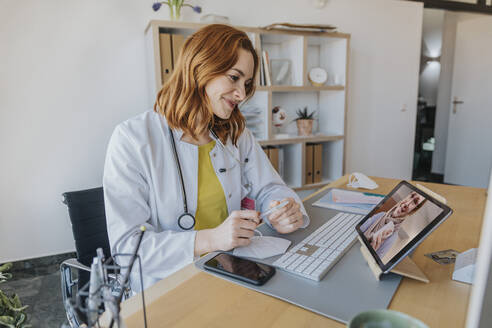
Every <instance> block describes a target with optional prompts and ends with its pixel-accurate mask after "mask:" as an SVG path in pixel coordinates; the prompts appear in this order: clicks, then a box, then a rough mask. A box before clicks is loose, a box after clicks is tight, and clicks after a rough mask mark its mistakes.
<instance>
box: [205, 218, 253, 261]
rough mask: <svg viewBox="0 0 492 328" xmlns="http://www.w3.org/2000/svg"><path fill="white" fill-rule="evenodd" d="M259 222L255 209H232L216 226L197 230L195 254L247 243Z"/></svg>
mask: <svg viewBox="0 0 492 328" xmlns="http://www.w3.org/2000/svg"><path fill="white" fill-rule="evenodd" d="M259 223H260V216H259V214H258V212H256V211H251V210H244V211H233V212H232V213H231V214H230V215H229V216H228V217H227V219H225V220H224V222H222V223H221V224H220V225H219V226H218V227H216V228H214V229H206V230H200V231H198V232H197V234H196V239H195V256H199V255H202V254H204V253H208V252H214V251H219V250H220V251H229V250H231V249H233V248H236V247H240V246H247V245H249V244H250V243H251V241H250V240H249V239H250V238H251V237H253V236H254V230H255V229H256V227H257V226H258V224H259Z"/></svg>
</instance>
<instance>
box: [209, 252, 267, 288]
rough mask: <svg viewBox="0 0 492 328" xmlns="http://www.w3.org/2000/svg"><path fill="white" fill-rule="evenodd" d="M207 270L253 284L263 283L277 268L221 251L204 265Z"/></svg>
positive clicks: (259, 284)
mask: <svg viewBox="0 0 492 328" xmlns="http://www.w3.org/2000/svg"><path fill="white" fill-rule="evenodd" d="M203 267H204V268H205V269H206V270H210V271H213V272H217V273H220V274H224V275H226V276H229V277H232V278H235V279H238V280H241V281H244V282H247V283H250V284H253V285H257V286H261V285H263V284H264V283H265V282H267V281H268V280H269V279H270V278H271V277H272V276H273V275H274V274H275V268H274V267H272V266H270V265H267V264H262V263H257V262H254V261H251V260H246V259H243V258H240V257H237V256H234V255H230V254H227V253H219V254H217V255H216V256H214V257H213V258H211V259H210V260H208V261H207V262H205V264H204V265H203Z"/></svg>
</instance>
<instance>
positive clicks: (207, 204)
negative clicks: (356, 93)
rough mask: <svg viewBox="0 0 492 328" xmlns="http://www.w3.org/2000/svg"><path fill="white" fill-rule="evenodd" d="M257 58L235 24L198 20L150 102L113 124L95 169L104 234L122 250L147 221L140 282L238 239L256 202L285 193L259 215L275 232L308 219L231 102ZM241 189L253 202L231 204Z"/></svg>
mask: <svg viewBox="0 0 492 328" xmlns="http://www.w3.org/2000/svg"><path fill="white" fill-rule="evenodd" d="M258 65H259V61H258V56H257V54H256V51H255V49H254V47H253V45H252V43H251V41H250V40H249V38H248V36H247V35H246V34H245V33H244V32H242V31H239V30H237V29H235V28H233V27H230V26H226V25H218V24H215V25H209V26H206V27H204V28H202V29H200V30H198V31H197V32H196V33H194V34H193V35H191V36H190V37H189V38H188V39H187V40H186V42H185V44H184V46H183V48H182V50H181V53H180V55H179V60H178V62H177V64H176V65H175V69H174V71H173V74H172V76H171V77H170V79H169V81H167V82H166V83H165V84H164V85H163V87H162V89H161V90H160V92H159V93H158V95H157V100H156V102H155V105H154V110H153V111H148V112H145V113H143V114H140V115H138V116H137V117H135V118H132V119H130V120H128V121H126V122H123V123H121V124H120V125H118V126H117V127H116V129H115V131H114V133H113V135H112V137H111V140H110V142H109V146H108V151H107V156H106V162H105V168H104V178H103V186H104V196H105V206H106V218H107V227H108V235H109V240H110V244H111V248H112V252H113V253H129V252H131V251H132V249H133V247H134V246H135V243H136V238H132V232H133V231H134V230H135V228H136V227H139V226H140V225H145V226H146V227H147V232H146V233H145V235H144V237H143V240H142V243H141V246H140V251H139V254H140V256H141V259H142V269H143V279H144V288H147V287H149V286H150V285H152V284H153V283H155V282H156V281H158V280H160V279H162V278H164V277H165V276H167V275H169V274H171V273H173V272H175V271H177V270H179V269H180V268H182V267H183V266H185V265H186V264H189V263H191V262H192V261H193V260H194V259H196V258H197V257H199V256H201V255H203V254H206V253H208V252H212V251H218V250H222V251H228V250H231V249H233V248H235V247H242V246H247V245H248V244H249V243H250V238H251V237H252V236H253V231H254V230H255V228H256V227H257V226H258V224H259V223H260V217H259V212H258V211H256V209H257V210H259V211H261V212H264V211H266V210H267V209H269V208H271V207H273V206H276V205H278V204H279V203H280V202H287V205H286V206H284V207H282V208H280V209H278V210H276V211H274V212H273V213H272V214H270V215H269V217H268V218H265V219H266V221H267V224H268V225H270V227H272V228H273V229H275V230H276V231H277V232H279V233H290V232H293V231H295V230H297V229H299V228H300V227H305V226H307V225H308V224H309V219H308V217H307V215H306V211H305V209H304V207H303V206H302V203H301V201H300V200H299V197H298V196H297V195H296V194H295V193H294V192H293V191H292V190H291V189H290V188H288V187H287V186H286V185H285V183H284V182H283V181H282V179H281V178H280V176H279V175H278V174H277V172H275V170H274V169H273V167H272V165H271V164H270V162H269V160H268V158H267V157H266V155H265V154H264V152H263V150H262V149H261V147H260V146H259V144H258V143H257V142H256V141H255V139H254V137H253V136H252V134H251V132H250V131H248V129H246V128H245V119H244V117H243V116H242V114H241V112H240V111H239V108H238V105H239V104H240V103H242V102H244V101H246V100H247V99H249V98H250V97H251V96H252V95H253V93H254V90H255V76H256V73H257V71H258ZM246 197H247V198H248V199H253V200H254V202H255V203H256V206H255V207H256V208H254V207H253V208H251V209H249V210H241V203H242V200H244V199H245V198H246ZM128 236H129V237H128ZM121 262H123V263H121ZM120 264H124V261H123V259H121V260H120ZM137 277H138V276H137V275H136V274H135V275H133V274H132V275H131V285H132V289H133V290H134V291H138V290H139V289H140V287H139V284H138V280H136V279H135V278H137Z"/></svg>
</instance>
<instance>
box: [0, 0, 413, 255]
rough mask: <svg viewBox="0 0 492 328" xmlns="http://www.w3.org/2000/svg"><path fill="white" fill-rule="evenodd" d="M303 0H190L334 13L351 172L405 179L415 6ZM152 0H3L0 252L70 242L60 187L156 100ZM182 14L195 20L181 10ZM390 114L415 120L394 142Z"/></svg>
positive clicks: (250, 20)
mask: <svg viewBox="0 0 492 328" xmlns="http://www.w3.org/2000/svg"><path fill="white" fill-rule="evenodd" d="M310 1H311V0H309V1H302V2H300V1H293V0H291V1H285V0H274V1H268V2H266V1H261V0H250V1H247V2H239V1H227V0H206V1H205V0H202V1H197V2H194V3H199V4H201V5H202V6H203V8H204V14H206V13H209V12H215V13H218V14H224V15H227V16H229V17H230V18H231V23H232V24H237V25H249V26H258V25H266V24H269V23H271V22H274V21H277V22H279V21H280V22H283V21H290V22H298V23H324V24H326V23H330V24H335V25H337V26H339V28H340V30H341V31H344V32H348V33H352V41H351V46H352V52H351V63H350V78H349V80H350V82H349V83H350V89H349V115H348V124H349V131H348V137H347V143H348V145H347V170H348V171H362V172H365V173H367V174H371V175H380V176H388V177H397V176H398V177H403V178H406V177H409V176H410V174H411V165H412V156H413V154H412V153H411V151H410V152H409V154H406V148H405V147H407V146H408V149H413V134H412V133H413V132H412V131H414V127H415V106H414V105H413V104H414V103H415V99H417V79H418V63H419V53H420V38H421V21H422V4H419V3H413V2H407V1H394V0H370V1H368V0H331V1H329V3H328V5H327V6H326V7H325V8H324V9H322V10H318V9H315V8H314V7H312V6H311V5H310V4H311V2H310ZM152 2H153V1H149V0H146V1H131V0H118V1H116V0H105V1H98V0H84V1H79V0H77V1H75V0H44V1H34V0H26V1H22V2H19V1H8V0H0V45H1V47H2V50H1V52H0V56H1V60H0V113H1V114H0V115H1V116H0V140H1V154H2V155H1V156H2V160H1V161H0V181H1V184H0V208H1V211H0V262H4V261H8V260H19V259H24V258H31V257H38V256H44V255H50V254H57V253H62V252H66V251H71V250H73V249H74V244H73V240H72V232H71V228H70V224H69V221H68V216H67V210H66V208H65V206H64V205H62V204H61V202H60V199H61V197H60V195H61V193H62V192H64V191H67V190H77V189H85V188H90V187H96V186H99V185H101V178H102V170H103V162H104V154H105V148H106V144H107V142H108V139H109V137H110V134H111V131H112V129H113V128H114V126H115V125H116V124H117V123H119V122H121V121H122V120H124V119H126V118H128V117H131V116H133V115H134V114H137V113H139V112H141V111H143V110H145V109H147V108H149V106H150V104H151V103H152V99H149V98H148V96H147V93H146V90H147V89H148V87H149V86H148V85H147V84H146V83H147V82H146V81H147V80H146V77H145V57H144V39H143V36H144V28H145V26H146V24H147V22H148V20H149V19H153V18H163V19H164V18H167V14H166V12H165V11H163V12H158V13H153V12H152V10H151V9H150V6H151V5H152ZM184 18H185V19H187V20H195V21H197V20H198V16H197V15H195V14H193V13H191V11H189V10H186V9H185V11H184ZM403 105H406V108H407V110H406V111H404V112H402V111H401V108H402V107H403ZM394 121H402V122H403V124H404V125H406V124H408V125H409V126H410V127H411V129H410V130H409V131H410V132H408V135H407V133H406V132H402V133H400V134H403V135H405V136H404V139H401V140H400V141H399V140H398V138H395V136H392V134H394V133H392V130H391V127H392V122H394ZM398 124H402V123H398ZM399 129H400V131H401V128H399ZM396 131H398V129H396ZM388 133H389V134H388ZM408 139H410V141H411V142H410V143H409V145H406V143H407V140H408ZM402 143H403V144H404V146H405V147H400V146H401V144H402ZM400 148H403V149H400ZM392 157H394V158H396V160H395V159H394V158H392ZM398 161H400V162H402V163H403V164H402V165H397V164H395V163H398Z"/></svg>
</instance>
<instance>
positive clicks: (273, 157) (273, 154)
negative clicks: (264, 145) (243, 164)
mask: <svg viewBox="0 0 492 328" xmlns="http://www.w3.org/2000/svg"><path fill="white" fill-rule="evenodd" d="M268 152H269V154H270V162H271V163H272V166H273V168H274V169H275V171H277V172H279V166H278V148H275V147H271V148H270V149H269V150H268Z"/></svg>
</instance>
